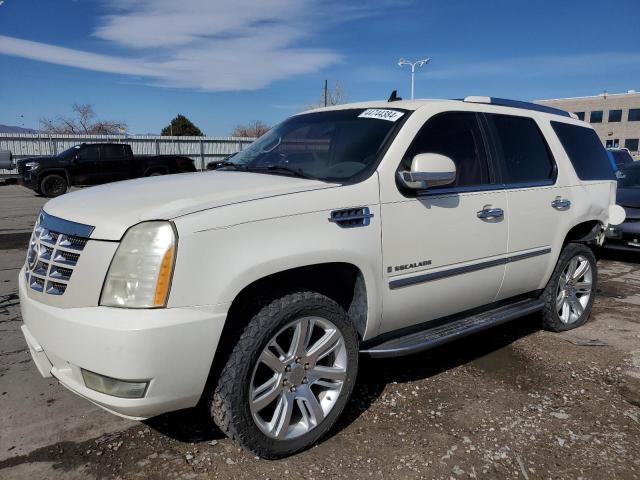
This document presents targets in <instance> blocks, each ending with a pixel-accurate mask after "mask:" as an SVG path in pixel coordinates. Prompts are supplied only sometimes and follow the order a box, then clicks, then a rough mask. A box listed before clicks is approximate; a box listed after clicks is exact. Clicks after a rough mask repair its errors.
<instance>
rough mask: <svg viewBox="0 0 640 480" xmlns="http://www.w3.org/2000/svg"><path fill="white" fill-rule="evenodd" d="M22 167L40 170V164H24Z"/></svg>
mask: <svg viewBox="0 0 640 480" xmlns="http://www.w3.org/2000/svg"><path fill="white" fill-rule="evenodd" d="M24 166H25V167H27V168H29V169H30V170H37V169H38V168H40V164H39V163H38V162H27V163H25V164H24Z"/></svg>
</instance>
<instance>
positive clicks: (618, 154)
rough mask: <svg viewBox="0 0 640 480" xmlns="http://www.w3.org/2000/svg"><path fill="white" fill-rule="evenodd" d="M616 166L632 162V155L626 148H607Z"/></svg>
mask: <svg viewBox="0 0 640 480" xmlns="http://www.w3.org/2000/svg"><path fill="white" fill-rule="evenodd" d="M609 152H610V153H611V155H612V156H613V159H614V161H615V162H616V165H617V166H618V167H621V166H622V165H626V164H628V163H633V157H632V156H631V154H630V153H629V152H627V151H626V150H609Z"/></svg>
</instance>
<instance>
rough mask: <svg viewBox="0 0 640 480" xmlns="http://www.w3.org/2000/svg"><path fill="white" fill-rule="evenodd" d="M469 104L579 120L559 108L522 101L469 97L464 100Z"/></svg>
mask: <svg viewBox="0 0 640 480" xmlns="http://www.w3.org/2000/svg"><path fill="white" fill-rule="evenodd" d="M464 101H465V102H468V103H487V104H489V105H500V106H501V107H512V108H522V109H525V110H534V111H536V112H544V113H552V114H554V115H561V116H563V117H569V118H576V119H577V118H578V117H577V115H575V114H572V113H569V112H567V111H565V110H560V109H559V108H553V107H547V106H546V105H539V104H537V103H531V102H523V101H520V100H509V99H507V98H496V97H477V96H469V97H466V98H465V99H464Z"/></svg>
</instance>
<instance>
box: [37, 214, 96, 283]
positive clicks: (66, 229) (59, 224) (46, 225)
mask: <svg viewBox="0 0 640 480" xmlns="http://www.w3.org/2000/svg"><path fill="white" fill-rule="evenodd" d="M92 231H93V227H91V226H89V225H83V224H79V223H74V222H69V221H67V220H62V219H59V218H57V217H53V216H51V215H48V214H46V213H45V212H40V215H39V216H38V220H37V222H36V226H35V228H34V229H33V234H32V235H31V240H30V241H29V250H28V251H27V265H26V268H25V280H26V282H27V285H29V287H30V288H31V289H32V290H35V291H36V292H43V293H46V294H49V295H62V294H64V292H65V291H66V290H67V286H68V285H69V282H70V280H71V278H72V275H73V268H74V267H75V266H76V264H77V263H78V260H79V259H80V253H81V252H82V250H83V249H84V247H85V245H86V244H87V241H88V236H89V235H90V234H91V232H92ZM78 233H80V234H83V235H86V237H85V236H81V235H78Z"/></svg>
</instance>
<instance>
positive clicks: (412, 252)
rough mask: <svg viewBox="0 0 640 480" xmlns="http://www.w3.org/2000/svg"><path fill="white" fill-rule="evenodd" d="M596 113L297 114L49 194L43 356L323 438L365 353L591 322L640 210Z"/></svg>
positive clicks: (36, 239)
mask: <svg viewBox="0 0 640 480" xmlns="http://www.w3.org/2000/svg"><path fill="white" fill-rule="evenodd" d="M615 193H616V183H615V177H614V174H613V172H612V169H611V166H610V163H609V161H608V159H607V155H606V153H605V150H604V148H603V147H602V145H601V143H600V141H599V140H598V137H597V136H596V134H595V132H594V131H593V130H592V129H591V128H590V127H589V125H588V124H586V123H584V122H581V121H579V120H577V119H574V118H572V116H571V115H570V114H568V113H566V112H563V111H560V110H555V109H551V108H548V107H542V106H539V105H533V104H526V103H522V102H515V101H507V100H502V99H496V98H488V97H468V98H466V99H465V100H463V101H450V100H419V101H418V100H416V101H393V102H391V101H390V102H367V103H360V104H350V105H341V106H337V107H331V108H325V109H320V110H315V111H311V112H306V113H302V114H299V115H295V116H293V117H291V118H289V119H288V120H286V121H285V122H283V123H281V124H280V125H278V126H276V127H274V128H273V129H272V130H270V131H269V132H268V133H267V134H265V135H264V136H263V137H261V138H260V139H258V140H257V141H255V142H254V143H253V144H252V145H251V146H250V147H248V148H247V149H245V150H243V151H242V152H240V153H238V154H236V155H234V156H233V157H232V158H230V159H228V160H227V161H225V162H223V163H222V164H221V165H220V168H219V169H218V170H216V171H212V172H207V173H194V174H182V175H175V176H171V175H169V176H163V177H154V178H145V179H139V180H131V181H125V182H120V183H115V184H111V185H105V186H100V187H94V188H90V189H86V190H82V191H78V192H73V193H70V194H67V195H64V196H62V197H60V198H56V199H55V200H52V201H49V202H48V203H47V204H46V205H45V206H44V209H43V210H42V212H41V214H40V217H39V219H38V222H37V225H36V226H35V229H34V232H33V236H32V238H31V241H30V246H29V250H28V254H27V260H26V264H25V266H24V268H23V269H22V270H21V272H20V301H21V307H22V317H23V319H24V325H23V327H22V330H23V332H24V336H25V338H26V341H27V343H28V345H29V348H30V350H31V354H32V356H33V359H34V361H35V364H36V365H37V367H38V369H39V371H40V373H41V374H42V375H43V376H45V377H49V376H54V377H56V378H57V379H58V380H59V381H60V382H61V383H62V384H63V385H64V386H66V387H67V388H69V389H70V390H71V391H73V392H75V393H77V394H78V395H81V396H83V397H85V398H86V399H88V400H90V401H92V402H94V403H96V404H97V405H100V406H101V407H104V408H105V409H107V410H109V411H111V412H113V413H116V414H118V415H122V416H126V417H130V418H137V419H144V418H148V417H152V416H154V415H158V414H161V413H164V412H168V411H172V410H177V409H182V408H186V407H193V406H196V405H200V406H203V407H204V408H206V409H207V410H208V411H209V412H210V414H211V416H212V418H213V420H214V421H215V423H216V424H217V425H218V426H219V427H220V428H221V429H222V430H223V431H224V432H225V433H227V434H228V435H229V436H230V437H232V438H233V439H235V440H236V441H237V442H238V443H240V444H241V445H242V446H243V447H245V448H247V449H249V450H250V451H252V452H255V454H257V455H260V456H263V457H266V458H276V457H281V456H284V455H288V454H292V453H294V452H297V451H299V450H301V449H303V448H305V447H307V446H309V445H311V444H312V443H314V442H315V441H317V440H318V439H319V438H321V437H322V436H323V435H324V434H326V433H327V431H328V430H329V429H330V428H331V426H332V425H333V424H334V423H335V421H336V419H337V418H338V416H339V415H340V413H341V412H342V410H343V409H344V407H345V404H346V403H347V402H348V400H349V396H350V395H351V392H352V390H353V387H354V381H355V379H356V374H357V371H358V357H359V355H360V354H363V355H369V356H373V357H389V356H396V355H404V354H409V353H415V352H419V351H421V350H425V349H428V348H430V347H433V346H435V345H439V344H442V343H444V342H447V341H450V340H453V339H456V338H459V337H461V336H463V335H467V334H470V333H473V332H477V331H480V330H483V329H486V328H489V327H491V326H493V325H497V324H500V323H503V322H506V321H509V320H512V319H515V318H518V317H521V316H523V315H525V314H530V313H532V312H540V315H541V318H542V323H543V326H544V327H545V328H547V329H549V330H553V331H561V330H567V329H571V328H575V327H577V326H580V325H582V324H583V323H585V322H586V321H587V319H588V317H589V313H590V310H591V307H592V304H593V299H594V295H595V292H596V282H597V270H596V259H595V257H594V254H593V252H592V248H593V247H594V246H597V245H599V244H601V242H602V240H603V236H604V235H603V232H604V231H605V228H606V227H607V226H608V225H609V224H612V223H620V222H622V220H623V219H624V216H623V215H621V214H620V209H619V207H616V206H615Z"/></svg>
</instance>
